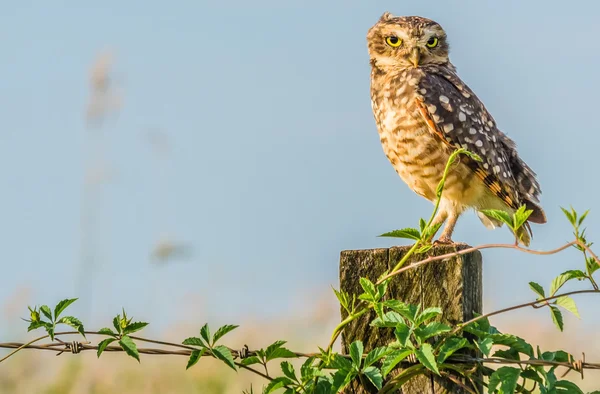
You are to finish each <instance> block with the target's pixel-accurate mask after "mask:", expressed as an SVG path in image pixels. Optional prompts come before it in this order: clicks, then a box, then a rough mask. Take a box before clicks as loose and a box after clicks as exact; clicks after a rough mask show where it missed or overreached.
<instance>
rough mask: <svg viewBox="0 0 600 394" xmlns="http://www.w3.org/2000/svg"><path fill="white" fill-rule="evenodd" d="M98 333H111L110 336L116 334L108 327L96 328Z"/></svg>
mask: <svg viewBox="0 0 600 394" xmlns="http://www.w3.org/2000/svg"><path fill="white" fill-rule="evenodd" d="M98 334H102V335H111V336H113V337H114V336H117V334H116V333H115V332H114V331H113V330H111V329H110V328H107V327H105V328H101V329H100V330H98Z"/></svg>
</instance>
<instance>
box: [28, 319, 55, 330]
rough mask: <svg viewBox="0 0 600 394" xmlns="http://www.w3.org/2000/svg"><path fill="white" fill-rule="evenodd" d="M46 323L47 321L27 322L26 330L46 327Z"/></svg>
mask: <svg viewBox="0 0 600 394" xmlns="http://www.w3.org/2000/svg"><path fill="white" fill-rule="evenodd" d="M48 324H49V323H47V322H45V321H32V322H31V323H30V324H29V327H27V332H29V331H33V330H36V329H38V328H40V327H46V328H47V327H48ZM49 327H50V328H52V324H50V325H49Z"/></svg>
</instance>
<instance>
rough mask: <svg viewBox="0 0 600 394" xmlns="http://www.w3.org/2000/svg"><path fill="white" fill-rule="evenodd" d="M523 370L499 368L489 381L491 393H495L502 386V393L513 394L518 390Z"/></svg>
mask: <svg viewBox="0 0 600 394" xmlns="http://www.w3.org/2000/svg"><path fill="white" fill-rule="evenodd" d="M520 374H521V370H520V369H518V368H513V367H501V368H498V369H497V370H496V371H495V372H494V373H493V374H492V376H490V379H489V382H488V384H489V387H488V389H489V393H495V392H496V391H495V390H496V388H497V387H498V385H500V390H501V391H500V393H505V394H512V393H514V392H515V390H516V388H517V380H518V379H519V375H520Z"/></svg>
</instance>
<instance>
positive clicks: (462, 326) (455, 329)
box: [448, 290, 600, 336]
mask: <svg viewBox="0 0 600 394" xmlns="http://www.w3.org/2000/svg"><path fill="white" fill-rule="evenodd" d="M585 293H600V290H575V291H570V292H568V293H562V294H557V295H553V296H552V297H546V298H541V299H539V300H535V301H531V302H526V303H524V304H520V305H515V306H511V307H508V308H504V309H499V310H497V311H494V312H490V313H485V314H483V315H480V316H477V317H474V318H472V319H471V320H467V321H466V322H464V323H460V324H458V325H457V326H456V327H455V328H454V330H452V331H450V332H449V333H448V335H449V336H450V335H454V334H456V333H457V332H459V331H460V330H462V329H463V328H465V327H466V326H468V325H469V324H471V323H474V322H476V321H477V320H480V319H485V318H487V317H490V316H494V315H499V314H501V313H504V312H509V311H513V310H515V309H520V308H526V307H528V306H532V307H534V308H535V307H536V304H539V303H545V304H544V305H540V306H538V308H539V307H543V306H549V305H550V304H548V303H547V301H551V300H554V299H556V298H560V297H565V296H569V295H573V294H585Z"/></svg>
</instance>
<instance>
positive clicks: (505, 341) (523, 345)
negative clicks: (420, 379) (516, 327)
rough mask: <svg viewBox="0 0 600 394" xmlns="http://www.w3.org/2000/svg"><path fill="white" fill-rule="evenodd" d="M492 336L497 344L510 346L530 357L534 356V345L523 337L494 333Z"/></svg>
mask: <svg viewBox="0 0 600 394" xmlns="http://www.w3.org/2000/svg"><path fill="white" fill-rule="evenodd" d="M490 338H492V340H493V341H494V344H495V345H504V346H508V347H510V348H512V349H515V350H516V351H518V352H520V353H523V354H526V355H528V356H529V357H533V347H532V346H531V345H530V344H529V343H527V341H525V340H524V339H523V338H520V337H518V336H516V335H511V334H492V335H490Z"/></svg>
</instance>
